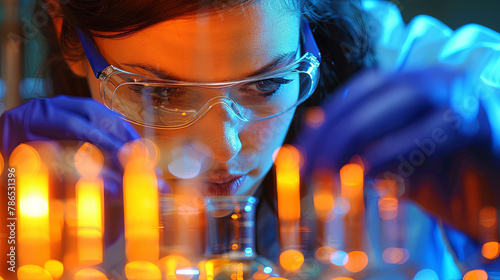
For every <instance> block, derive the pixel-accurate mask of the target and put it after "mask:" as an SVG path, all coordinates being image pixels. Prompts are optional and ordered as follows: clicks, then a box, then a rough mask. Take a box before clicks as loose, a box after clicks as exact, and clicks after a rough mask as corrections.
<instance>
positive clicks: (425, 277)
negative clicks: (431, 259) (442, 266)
mask: <svg viewBox="0 0 500 280" xmlns="http://www.w3.org/2000/svg"><path fill="white" fill-rule="evenodd" d="M413 280H439V277H438V275H437V273H436V272H435V271H434V270H432V269H428V268H426V269H422V270H420V271H419V272H418V273H417V274H416V275H415V277H414V278H413Z"/></svg>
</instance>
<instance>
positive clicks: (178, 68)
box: [96, 0, 300, 82]
mask: <svg viewBox="0 0 500 280" xmlns="http://www.w3.org/2000/svg"><path fill="white" fill-rule="evenodd" d="M273 1H274V2H273V5H271V4H270V3H269V2H271V1H270V0H269V1H258V2H256V3H253V4H250V5H244V6H237V7H233V8H230V9H227V10H224V11H212V12H203V11H201V12H199V14H197V15H194V16H189V17H186V18H179V19H174V20H168V21H165V22H162V23H159V24H156V25H154V26H151V27H149V28H147V29H144V30H142V31H140V32H137V33H134V34H132V35H129V36H127V37H124V38H118V39H105V38H96V43H97V45H98V46H99V49H100V51H101V53H102V54H103V55H104V57H105V58H106V59H107V60H108V62H109V63H110V64H113V65H115V66H118V67H120V66H122V68H125V70H128V71H132V72H141V71H137V69H132V68H130V67H129V66H124V65H131V64H148V65H150V66H152V67H153V68H156V69H161V70H163V71H165V72H168V73H171V74H172V75H174V76H176V77H180V78H182V79H183V80H194V81H207V82H211V81H224V80H235V79H240V78H243V77H246V76H248V75H250V74H251V73H253V72H255V71H256V70H258V69H260V68H261V67H264V66H265V65H266V64H268V63H269V62H270V61H272V60H274V59H276V58H278V57H279V56H281V55H284V54H286V53H290V52H294V51H296V50H297V48H298V44H299V26H300V15H299V13H298V11H295V10H293V9H292V8H291V7H289V6H287V5H285V4H283V3H279V2H281V1H275V0H273ZM141 73H143V74H146V73H144V72H141Z"/></svg>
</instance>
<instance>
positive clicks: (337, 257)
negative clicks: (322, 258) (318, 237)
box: [330, 251, 349, 266]
mask: <svg viewBox="0 0 500 280" xmlns="http://www.w3.org/2000/svg"><path fill="white" fill-rule="evenodd" d="M348 260H349V257H348V256H347V253H346V252H344V251H336V252H334V253H333V254H332V256H331V257H330V261H331V262H332V263H333V264H334V265H338V266H343V265H345V264H346V263H347V261H348Z"/></svg>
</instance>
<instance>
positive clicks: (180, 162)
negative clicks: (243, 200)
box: [88, 0, 300, 196]
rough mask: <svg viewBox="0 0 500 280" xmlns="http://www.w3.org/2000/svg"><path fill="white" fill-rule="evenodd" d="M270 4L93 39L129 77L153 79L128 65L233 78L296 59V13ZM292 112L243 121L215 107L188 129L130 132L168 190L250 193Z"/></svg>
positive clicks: (209, 78)
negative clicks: (153, 147)
mask: <svg viewBox="0 0 500 280" xmlns="http://www.w3.org/2000/svg"><path fill="white" fill-rule="evenodd" d="M269 2H271V1H270V0H269V1H257V2H256V3H253V4H250V5H244V6H239V7H235V8H231V9H229V10H225V11H218V12H216V11H214V12H210V13H199V15H196V16H190V17H186V18H182V19H175V20H169V21H165V22H162V23H159V24H157V25H154V26H151V27H149V28H147V29H145V30H142V31H140V32H137V33H134V34H132V35H130V36H127V37H124V38H119V39H103V38H96V43H97V45H98V47H99V50H100V52H101V53H102V55H103V56H104V57H105V58H106V59H107V61H108V62H109V63H110V64H111V65H114V66H116V67H118V68H120V69H123V70H126V71H129V72H133V73H138V74H143V75H147V76H155V73H152V72H150V71H149V70H145V69H143V68H141V67H137V66H134V65H145V64H147V65H150V66H151V67H152V68H155V69H156V70H157V71H159V72H161V74H162V75H169V76H172V77H175V78H174V79H180V80H186V81H199V82H219V81H232V80H239V79H243V78H245V77H248V76H250V75H252V73H256V72H258V71H260V70H262V69H264V68H265V67H267V66H270V65H272V66H273V67H272V69H275V68H279V67H282V66H284V65H287V64H289V63H290V62H292V61H293V60H295V59H296V55H295V54H296V51H297V49H298V47H299V27H300V15H299V13H298V12H297V11H293V9H292V8H291V7H289V6H287V5H285V4H282V3H281V2H279V1H274V0H273V1H272V2H273V3H272V5H274V6H271V4H270V3H269ZM273 63H274V64H273ZM89 68H90V67H89ZM156 74H158V73H156ZM88 79H89V83H90V85H91V90H92V94H93V97H94V98H95V99H97V100H100V94H99V80H98V79H96V78H95V77H94V76H93V74H92V73H91V71H90V69H89V71H88ZM293 114H294V111H293V110H291V111H289V112H287V113H285V114H283V115H281V116H279V117H275V118H272V119H270V120H266V121H262V122H257V123H247V122H243V121H241V120H240V119H238V118H237V116H235V114H234V113H233V112H232V111H231V110H230V109H228V107H226V106H224V105H222V104H217V105H215V106H213V107H212V108H211V109H210V110H209V111H208V113H207V114H205V115H204V116H203V117H202V118H201V119H199V120H198V121H197V122H195V123H194V124H192V125H191V126H188V127H186V128H182V129H176V130H161V129H151V128H144V127H141V126H135V127H136V129H137V130H138V132H139V133H140V134H141V136H142V137H145V138H149V139H150V140H153V141H154V142H155V143H156V144H157V145H158V147H159V149H160V159H159V162H158V167H159V168H160V169H162V170H163V177H164V178H165V179H166V180H167V182H168V183H169V184H170V185H171V186H172V188H173V190H174V192H183V191H187V192H189V193H195V194H198V195H201V196H207V195H251V194H253V193H254V192H255V191H256V189H257V187H258V186H259V184H260V182H261V181H262V180H263V178H264V176H265V175H266V173H267V172H268V171H269V169H270V168H271V166H272V155H273V152H274V151H275V150H276V149H277V148H278V147H280V146H281V145H282V143H283V140H284V138H285V135H286V133H287V130H288V127H289V125H290V123H291V120H292V117H293Z"/></svg>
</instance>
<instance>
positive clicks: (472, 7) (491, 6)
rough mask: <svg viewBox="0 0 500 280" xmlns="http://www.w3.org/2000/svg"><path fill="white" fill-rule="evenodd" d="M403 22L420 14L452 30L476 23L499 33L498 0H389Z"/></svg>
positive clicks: (499, 5) (499, 12) (499, 11)
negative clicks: (399, 11)
mask: <svg viewBox="0 0 500 280" xmlns="http://www.w3.org/2000/svg"><path fill="white" fill-rule="evenodd" d="M391 2H393V3H395V4H396V5H398V6H399V9H400V10H401V14H402V15H403V19H404V20H405V22H408V21H410V20H411V19H412V18H413V17H415V16H416V15H420V14H425V15H430V16H432V17H435V18H437V19H439V20H441V21H442V22H444V23H445V24H446V25H448V26H449V27H451V28H452V29H457V28H458V27H460V26H462V25H465V24H467V23H477V24H481V25H484V26H486V27H489V28H491V29H493V30H496V31H500V0H477V1H472V0H391Z"/></svg>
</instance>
